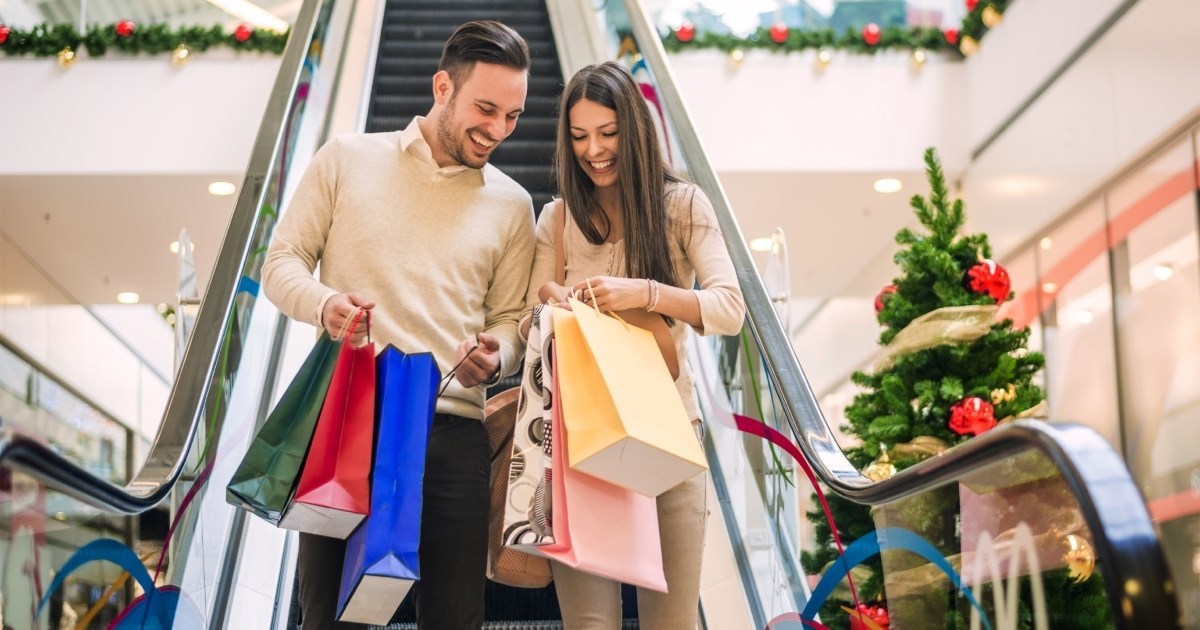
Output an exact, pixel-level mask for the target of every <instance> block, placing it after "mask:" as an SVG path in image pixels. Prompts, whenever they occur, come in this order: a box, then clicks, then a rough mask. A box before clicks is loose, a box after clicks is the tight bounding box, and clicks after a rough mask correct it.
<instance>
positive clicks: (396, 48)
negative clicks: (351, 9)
mask: <svg viewBox="0 0 1200 630" xmlns="http://www.w3.org/2000/svg"><path fill="white" fill-rule="evenodd" d="M519 30H520V29H518V31H519ZM521 35H522V36H524V33H522V34H521ZM447 37H449V35H447ZM525 43H526V44H528V45H529V52H530V54H531V55H532V56H533V58H534V60H535V61H536V60H539V59H543V58H549V56H550V55H551V54H552V52H553V50H554V45H553V43H551V42H549V41H547V40H534V39H530V38H528V37H526V38H525ZM445 44H446V40H445V38H443V39H440V40H435V39H398V38H397V39H390V38H389V39H385V40H383V41H382V43H381V44H380V49H379V54H380V56H388V57H390V56H392V55H404V56H406V57H435V58H440V57H441V56H442V47H443V46H445Z"/></svg>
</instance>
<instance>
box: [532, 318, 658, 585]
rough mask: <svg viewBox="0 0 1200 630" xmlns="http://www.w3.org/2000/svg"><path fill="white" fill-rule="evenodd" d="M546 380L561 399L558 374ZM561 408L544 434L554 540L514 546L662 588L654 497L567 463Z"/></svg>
mask: <svg viewBox="0 0 1200 630" xmlns="http://www.w3.org/2000/svg"><path fill="white" fill-rule="evenodd" d="M555 326H556V328H557V322H556V323H555ZM551 382H552V383H553V387H554V388H555V391H554V395H553V398H554V400H555V401H558V400H562V399H561V398H560V397H559V396H558V379H557V378H556V377H552V378H551ZM562 411H563V410H562V408H561V406H560V405H558V404H555V405H553V410H552V417H553V423H552V425H551V430H550V431H549V435H548V436H547V439H548V440H550V441H551V442H552V444H553V447H552V453H553V454H552V456H551V459H552V460H553V467H554V471H553V483H552V484H551V485H552V486H553V489H552V490H553V493H554V511H553V513H552V525H553V528H554V543H552V544H549V545H539V546H523V545H518V546H516V548H517V549H521V550H523V551H528V552H530V553H533V554H537V555H540V556H543V557H546V558H549V559H551V560H556V561H558V562H561V563H563V564H565V565H567V566H569V567H573V568H576V569H579V570H580V571H586V572H588V573H592V574H594V575H599V576H602V577H606V578H609V579H612V580H617V581H619V582H624V583H626V584H632V585H634V586H640V587H643V588H648V589H651V590H655V591H659V592H663V593H665V592H667V578H666V576H665V574H664V573H663V564H662V541H661V538H660V536H659V530H658V501H657V500H656V499H655V498H653V497H648V496H646V495H644V494H641V493H638V492H634V491H632V490H627V489H625V488H621V487H618V486H614V485H612V484H610V483H607V482H605V481H602V480H600V479H597V478H595V477H592V476H590V475H586V474H583V473H581V472H579V471H577V470H572V469H571V467H570V466H567V464H566V459H567V457H566V453H567V452H568V451H569V448H570V446H569V441H570V439H571V437H570V434H569V433H568V432H565V431H564V430H563V415H562Z"/></svg>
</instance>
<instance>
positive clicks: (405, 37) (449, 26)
mask: <svg viewBox="0 0 1200 630" xmlns="http://www.w3.org/2000/svg"><path fill="white" fill-rule="evenodd" d="M459 23H460V22H454V23H450V22H447V23H446V24H404V23H401V22H392V23H390V24H388V25H387V26H384V27H383V37H384V38H386V39H389V40H391V41H436V42H444V41H446V39H447V38H449V37H450V34H451V33H453V32H454V29H456V28H458V25H459ZM517 30H518V31H520V33H521V37H524V38H525V41H526V42H528V43H529V45H530V46H533V45H534V43H537V44H539V46H538V48H543V47H545V44H546V43H548V42H553V41H554V40H553V37H552V35H551V33H550V28H549V27H547V26H538V25H532V24H524V25H521V26H520V27H519V28H517Z"/></svg>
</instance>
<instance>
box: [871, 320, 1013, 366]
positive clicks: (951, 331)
mask: <svg viewBox="0 0 1200 630" xmlns="http://www.w3.org/2000/svg"><path fill="white" fill-rule="evenodd" d="M998 308H999V307H997V306H996V305H994V304H986V305H980V306H947V307H945V308H939V309H937V310H933V311H929V312H928V313H925V314H924V315H922V316H920V317H918V318H916V319H914V320H912V321H911V322H909V323H908V325H907V326H905V327H904V329H903V330H901V331H900V332H899V333H897V334H896V337H895V338H894V339H892V341H891V343H889V344H888V345H887V347H886V352H885V353H884V356H883V358H882V359H880V360H879V363H878V364H877V365H876V366H875V371H876V372H879V371H883V370H886V369H888V368H890V367H892V365H894V364H895V363H896V359H898V358H900V357H902V356H904V355H906V354H910V353H912V352H917V351H918V350H925V349H927V348H933V347H936V346H940V345H943V344H948V343H968V342H971V341H975V340H976V339H978V338H980V337H982V336H984V335H986V334H987V332H988V330H990V329H991V327H992V322H993V320H995V318H996V311H997V309H998Z"/></svg>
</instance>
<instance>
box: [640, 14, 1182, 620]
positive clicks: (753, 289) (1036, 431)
mask: <svg viewBox="0 0 1200 630" xmlns="http://www.w3.org/2000/svg"><path fill="white" fill-rule="evenodd" d="M624 4H625V7H626V11H627V13H628V17H629V26H630V29H631V31H632V34H633V37H634V39H635V41H636V43H637V46H638V50H639V51H641V53H642V56H643V59H645V61H646V63H647V65H648V66H649V68H650V71H651V73H652V74H653V76H654V78H655V82H656V84H657V85H656V87H657V88H658V93H659V97H660V98H661V102H662V105H663V107H664V108H665V109H666V111H667V118H668V119H669V120H670V123H671V125H672V126H673V127H674V129H675V132H676V136H677V138H678V142H679V145H680V148H681V150H682V153H683V155H685V156H686V159H687V163H688V173H689V175H690V176H691V177H692V179H693V180H694V181H695V182H696V184H698V185H699V186H700V187H701V188H702V189H703V190H704V191H705V192H706V193H708V196H709V197H710V199H711V201H712V204H713V208H714V210H715V211H716V215H717V219H718V221H719V222H720V226H721V230H722V232H723V234H724V238H725V243H726V245H727V247H728V249H729V253H730V256H731V258H732V260H733V264H734V268H735V269H736V270H737V275H738V281H739V283H740V285H741V288H742V294H743V297H744V299H745V302H746V310H747V322H748V325H749V328H750V331H751V333H752V334H753V335H754V336H755V338H756V340H757V341H758V345H759V348H760V350H761V353H762V358H763V361H764V363H765V367H766V369H767V371H768V373H769V374H770V377H771V378H772V379H773V380H774V382H775V384H777V386H778V390H779V393H780V398H781V404H782V406H783V410H784V416H785V417H786V418H787V420H788V422H789V423H790V424H791V427H792V431H793V433H794V434H795V436H797V438H798V439H797V441H798V443H799V444H798V445H799V447H800V450H801V451H802V452H803V454H804V456H805V457H806V458H807V459H808V460H809V462H811V464H812V466H813V469H814V472H815V473H816V474H817V475H818V477H819V478H820V481H821V482H822V483H823V484H825V485H826V486H828V487H829V488H830V489H831V490H832V491H833V492H834V493H836V494H838V495H841V496H844V497H846V498H849V499H850V500H853V501H855V502H857V503H861V504H865V505H881V504H884V503H888V502H891V501H895V500H897V499H901V498H904V497H908V496H913V495H916V494H920V493H923V492H927V491H930V490H933V489H935V488H937V487H939V486H942V485H945V484H948V483H952V482H954V481H956V480H958V479H960V478H962V477H963V476H964V475H966V474H968V473H970V472H972V471H978V470H980V469H981V468H982V467H984V466H987V465H989V464H995V463H997V462H1000V461H1002V460H1003V459H1005V458H1007V457H1011V456H1013V455H1015V454H1017V453H1020V452H1024V451H1028V450H1030V449H1037V450H1039V451H1041V452H1042V453H1043V454H1045V455H1046V456H1047V457H1048V458H1049V459H1050V460H1051V461H1052V462H1053V463H1054V464H1055V466H1056V467H1057V469H1058V472H1059V474H1061V476H1062V477H1063V479H1064V480H1065V481H1066V483H1067V485H1068V487H1069V488H1070V489H1071V491H1072V493H1073V494H1074V495H1075V498H1076V500H1077V501H1078V503H1079V506H1080V510H1081V512H1082V514H1083V516H1084V519H1085V521H1086V522H1087V524H1088V527H1089V528H1090V529H1091V532H1092V535H1093V538H1094V544H1095V546H1096V555H1097V558H1098V560H1099V563H1100V566H1101V570H1102V575H1104V577H1105V580H1104V581H1105V586H1106V589H1107V591H1108V595H1109V603H1110V605H1111V608H1112V615H1113V619H1114V620H1116V621H1117V622H1118V627H1121V628H1167V627H1177V626H1178V624H1179V619H1180V616H1179V612H1178V611H1179V607H1178V602H1177V601H1176V599H1175V596H1174V589H1173V587H1172V586H1171V585H1170V573H1169V571H1168V567H1167V564H1166V560H1165V558H1164V555H1163V553H1162V549H1161V547H1160V546H1159V543H1158V537H1157V534H1156V530H1155V527H1154V523H1153V521H1152V520H1151V518H1150V514H1149V512H1148V511H1147V509H1146V505H1145V500H1144V498H1143V497H1142V496H1141V493H1140V491H1139V490H1138V488H1137V485H1136V484H1135V483H1134V481H1133V479H1132V478H1131V477H1130V475H1129V472H1128V469H1127V468H1126V467H1125V464H1124V462H1123V461H1122V459H1121V458H1120V456H1119V455H1117V454H1116V452H1114V451H1113V449H1112V447H1111V446H1109V445H1108V443H1107V442H1106V441H1105V440H1104V439H1103V438H1102V437H1100V436H1099V434H1097V433H1096V432H1095V431H1093V430H1091V429H1089V428H1087V427H1084V426H1080V425H1074V424H1070V423H1055V424H1049V423H1044V422H1033V421H1019V422H1014V423H1011V424H1007V425H1005V426H1001V427H997V428H995V429H993V430H991V431H989V432H987V433H985V434H983V435H981V436H978V437H976V438H973V439H972V440H970V441H968V442H966V443H964V444H960V445H958V446H955V447H954V448H951V449H949V450H947V451H945V452H944V453H942V455H941V456H939V457H935V458H931V459H928V460H926V461H924V462H921V463H920V464H917V465H916V466H913V467H911V468H908V469H906V470H905V471H904V472H903V473H901V474H898V475H896V476H895V477H892V478H891V479H888V480H885V481H882V482H878V483H876V482H873V481H871V480H869V479H867V478H866V477H865V476H863V475H862V473H860V472H859V471H858V470H857V469H856V468H855V467H854V465H853V464H851V463H850V461H849V459H847V458H846V455H845V453H844V452H843V451H842V449H841V447H840V445H839V444H838V442H837V440H836V438H835V437H834V435H833V432H832V431H831V430H830V428H829V424H828V423H827V422H826V421H825V418H824V415H823V414H822V413H821V409H820V406H819V405H818V404H817V400H816V397H815V396H814V394H813V391H812V388H811V386H809V384H808V380H807V379H806V378H805V376H804V371H803V369H802V368H801V367H800V362H799V360H798V358H797V357H796V354H795V351H794V350H793V348H792V344H791V342H790V340H789V339H788V337H787V333H786V331H785V330H784V328H783V325H782V324H781V323H780V320H779V317H778V314H777V313H776V311H775V306H774V304H773V303H772V302H771V299H770V297H769V295H768V294H767V291H766V287H765V286H764V285H763V282H762V279H761V278H760V277H759V275H758V272H757V266H756V265H755V263H754V260H753V258H752V256H751V254H750V249H749V248H748V247H747V245H746V240H745V238H744V237H743V236H742V232H741V228H740V227H739V225H738V223H737V220H736V219H735V218H734V215H733V211H732V209H731V207H730V204H729V199H728V198H727V197H726V195H725V191H724V188H723V187H722V186H721V183H720V180H719V179H718V178H717V175H716V171H715V170H714V169H713V167H712V165H711V164H710V163H709V162H708V159H707V155H708V154H707V153H706V152H705V150H704V147H703V144H702V143H701V141H700V139H699V136H698V134H697V133H696V130H695V127H694V125H693V124H692V120H691V117H690V115H689V114H688V111H687V107H686V105H685V104H684V102H683V99H682V97H681V95H680V93H679V89H678V86H677V85H676V83H675V81H674V78H673V75H672V72H671V69H670V66H669V64H668V63H667V59H666V51H665V50H664V48H663V45H662V41H661V40H660V39H659V36H658V32H657V30H656V29H655V27H654V25H653V22H652V21H651V19H650V17H649V15H648V14H647V13H646V11H645V8H644V7H643V6H642V3H641V2H639V1H638V0H624ZM1131 585H1132V586H1131Z"/></svg>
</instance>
